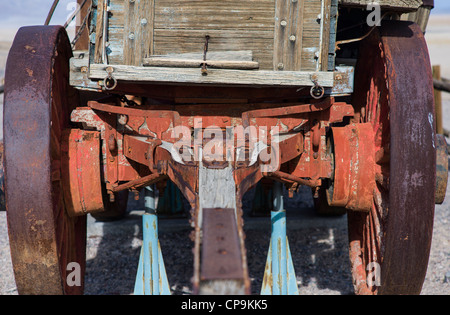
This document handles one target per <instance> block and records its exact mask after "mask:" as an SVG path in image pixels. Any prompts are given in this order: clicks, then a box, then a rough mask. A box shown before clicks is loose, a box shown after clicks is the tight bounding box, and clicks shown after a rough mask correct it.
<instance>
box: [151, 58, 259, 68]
mask: <svg viewBox="0 0 450 315" xmlns="http://www.w3.org/2000/svg"><path fill="white" fill-rule="evenodd" d="M203 63H204V61H203V60H202V59H197V60H191V59H168V58H161V57H159V58H158V57H150V58H144V66H146V67H175V68H200V67H201V66H202V65H203ZM206 64H207V67H208V68H216V69H240V70H254V69H258V68H259V63H258V62H256V61H232V60H207V61H206Z"/></svg>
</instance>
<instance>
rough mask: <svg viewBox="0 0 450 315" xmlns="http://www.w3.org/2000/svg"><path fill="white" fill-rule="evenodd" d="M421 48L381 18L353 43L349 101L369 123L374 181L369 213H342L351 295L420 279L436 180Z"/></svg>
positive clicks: (419, 36) (414, 36)
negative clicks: (355, 57) (355, 54)
mask: <svg viewBox="0 0 450 315" xmlns="http://www.w3.org/2000/svg"><path fill="white" fill-rule="evenodd" d="M427 52H428V50H427V47H426V43H425V40H424V37H423V33H422V31H421V30H420V28H419V27H418V26H417V25H415V24H412V23H409V22H399V21H383V22H382V26H381V28H380V32H378V31H374V32H373V33H372V34H371V36H369V37H368V38H367V39H366V40H364V42H363V44H362V46H361V51H360V59H359V61H358V65H357V68H356V78H355V82H356V85H355V94H354V97H353V103H354V106H355V112H356V114H357V116H359V117H360V121H361V122H367V123H371V124H372V127H373V131H374V135H375V137H374V147H375V157H376V164H375V179H376V183H377V185H376V186H375V189H374V198H373V206H372V208H371V210H370V212H368V213H362V212H354V211H350V212H349V213H348V220H349V241H350V261H351V263H352V273H353V281H354V286H355V291H356V293H358V294H376V293H378V294H418V293H420V291H421V287H422V284H423V281H424V278H425V274H426V270H427V264H428V257H429V252H430V245H431V237H432V230H433V216H434V197H435V181H436V178H435V172H436V169H435V167H436V165H435V161H436V150H435V148H434V145H435V134H434V130H435V129H434V128H435V127H434V121H433V119H434V118H433V117H434V101H433V80H432V74H431V67H430V61H429V56H428V53H427ZM424 161H426V163H424ZM378 272H379V273H378ZM369 275H379V277H377V278H376V279H375V278H372V279H371V278H370V277H368V276H369ZM375 280H379V282H378V281H375Z"/></svg>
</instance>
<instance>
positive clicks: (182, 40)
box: [95, 0, 333, 71]
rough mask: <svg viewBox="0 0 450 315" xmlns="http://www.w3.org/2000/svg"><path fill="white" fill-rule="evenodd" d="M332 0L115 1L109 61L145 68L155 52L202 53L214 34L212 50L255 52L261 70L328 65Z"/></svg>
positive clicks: (111, 0)
mask: <svg viewBox="0 0 450 315" xmlns="http://www.w3.org/2000/svg"><path fill="white" fill-rule="evenodd" d="M103 1H106V0H98V2H99V5H100V4H101V3H102V2H103ZM331 1H333V0H294V1H286V0H245V1H243V0H226V1H217V0H134V1H129V0H109V8H110V11H109V18H108V36H107V37H108V47H107V52H108V62H109V63H110V64H112V65H133V66H141V65H142V64H143V62H144V58H147V57H149V56H151V55H165V54H173V53H199V52H202V51H203V47H204V43H205V37H206V35H208V36H209V37H210V39H209V51H211V52H220V51H239V50H251V51H252V52H253V57H254V61H255V62H258V63H259V66H260V69H261V70H275V71H314V70H321V69H325V68H327V66H326V65H327V64H328V58H326V56H324V55H323V54H324V53H325V54H327V51H328V39H329V36H330V33H329V28H328V25H329V24H330V23H329V21H328V20H327V19H328V18H329V16H330V15H329V14H328V12H329V10H330V7H329V3H330V2H331ZM99 7H100V6H99ZM102 14H103V13H102V12H100V11H99V12H98V19H97V22H98V24H101V23H102V21H103V19H102V16H101V15H102ZM143 21H144V22H145V23H143ZM101 28H102V25H97V34H96V37H97V38H98V39H100V40H101V39H102V34H99V33H98V32H99V31H100V32H101ZM324 39H325V40H324ZM96 42H97V43H100V44H99V45H98V46H99V47H98V48H96V50H97V51H101V47H100V46H101V41H100V42H99V41H96ZM321 44H322V45H323V49H322V46H321ZM96 46H97V44H96ZM95 60H96V62H97V63H100V62H99V60H101V59H100V58H96V59H95Z"/></svg>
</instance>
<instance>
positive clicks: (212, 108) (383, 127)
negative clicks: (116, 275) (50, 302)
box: [4, 0, 448, 294]
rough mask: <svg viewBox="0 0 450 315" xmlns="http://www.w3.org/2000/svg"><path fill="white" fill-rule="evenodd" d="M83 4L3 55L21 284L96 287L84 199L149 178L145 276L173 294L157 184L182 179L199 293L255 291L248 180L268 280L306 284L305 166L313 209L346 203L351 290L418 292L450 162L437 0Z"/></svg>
mask: <svg viewBox="0 0 450 315" xmlns="http://www.w3.org/2000/svg"><path fill="white" fill-rule="evenodd" d="M78 3H79V5H80V7H79V10H77V12H79V13H80V14H78V15H77V16H78V17H77V19H78V25H77V30H76V34H75V37H74V38H73V39H72V42H70V41H69V39H68V36H67V34H66V32H65V30H64V28H63V27H60V26H36V27H24V28H21V29H20V30H19V32H18V34H17V36H16V38H15V40H14V43H13V46H12V48H11V51H10V54H9V58H8V63H7V69H6V86H5V112H4V117H5V118H4V126H5V127H4V130H5V132H4V133H5V156H4V157H5V168H6V182H5V183H6V203H7V211H8V225H9V236H10V244H11V253H12V259H13V265H14V272H15V277H16V282H17V287H18V290H19V293H21V294H32V293H36V294H49V293H50V294H51V293H66V294H75V293H82V292H83V285H84V281H83V280H81V281H80V282H79V283H77V282H76V281H73V279H72V278H71V277H72V271H73V270H74V269H72V267H73V268H75V267H76V266H78V267H79V268H78V270H79V272H80V273H81V279H82V278H83V277H82V276H83V274H84V269H85V246H86V245H85V243H86V216H87V214H92V215H93V216H94V217H96V218H98V219H114V218H117V217H120V216H122V215H123V214H124V211H125V210H126V206H125V204H126V203H125V202H124V201H126V196H127V194H128V191H139V190H141V189H145V191H146V197H145V202H146V214H145V215H144V218H143V220H144V225H143V230H144V245H143V249H142V254H141V261H140V264H139V270H138V275H137V280H136V291H135V293H137V294H139V293H143V294H147V293H152V294H165V293H170V290H169V287H168V284H167V281H166V280H167V279H166V277H165V271H164V264H163V259H162V256H161V251H160V250H159V244H158V237H157V220H156V214H157V213H156V207H155V192H156V189H158V190H159V191H160V192H161V191H164V188H165V187H166V186H167V185H169V184H171V183H172V184H175V185H176V186H177V188H178V189H179V190H180V191H181V192H182V194H183V195H184V197H185V198H186V200H187V202H188V203H189V205H190V207H191V211H190V220H191V223H192V227H193V233H192V240H193V243H194V246H193V247H194V249H193V251H194V261H193V277H192V279H193V280H192V281H193V291H194V292H195V293H200V294H246V293H250V283H251V281H250V278H249V273H248V265H247V257H246V248H245V243H244V238H245V235H244V231H243V225H244V220H243V216H242V214H243V212H242V198H243V196H244V194H245V193H246V192H247V191H248V190H249V189H251V188H253V187H255V186H257V185H261V184H262V183H263V184H264V185H263V186H264V187H269V190H270V191H273V193H272V194H268V195H270V196H273V198H272V197H271V199H270V202H269V203H272V201H273V206H269V207H270V208H271V209H270V210H272V211H271V215H272V240H271V245H270V249H269V255H268V261H267V268H266V269H267V270H266V275H265V279H264V284H263V288H261V292H262V293H263V294H295V293H297V292H298V291H297V284H296V281H295V276H293V269H292V263H291V258H290V250H291V249H290V248H289V245H288V244H287V238H286V224H285V211H284V210H283V187H284V188H285V189H286V190H287V191H288V192H289V195H292V194H293V193H294V192H295V191H296V190H297V189H298V188H299V187H300V186H302V185H306V186H309V187H311V189H312V191H313V193H314V198H315V199H316V201H317V203H316V205H317V211H318V212H319V213H322V214H324V213H326V214H342V213H345V212H347V216H348V223H349V248H350V260H351V263H352V264H351V265H352V274H353V281H354V287H355V291H356V293H358V294H393V293H395V294H397V293H398V294H418V293H420V291H421V287H422V283H423V281H424V278H425V273H426V269H427V264H428V256H429V251H430V244H431V236H432V226H433V213H434V205H435V200H436V201H437V202H442V201H443V198H444V195H445V187H446V184H447V179H446V176H447V174H448V165H446V162H447V161H446V157H445V158H444V159H437V157H438V156H440V153H442V152H443V151H445V149H446V144H445V139H442V138H441V137H438V136H437V135H436V133H435V121H434V116H435V115H434V100H433V80H432V74H431V67H430V61H429V56H428V50H427V46H426V43H425V39H424V35H423V32H424V31H425V28H426V24H427V20H428V16H429V13H430V10H431V8H432V6H433V4H432V1H431V3H430V1H424V2H422V1H420V0H402V1H397V0H393V1H381V0H380V1H378V3H376V4H374V3H372V2H371V1H363V0H245V1H243V0H222V1H217V0H201V1H200V0H79V1H78ZM444 160H445V161H444ZM444 177H445V178H444ZM272 186H273V189H272V188H270V187H272ZM24 192H25V193H24ZM291 246H293V247H292V250H295V244H291ZM69 266H70V267H69ZM74 266H75V267H74ZM69 280H71V281H69Z"/></svg>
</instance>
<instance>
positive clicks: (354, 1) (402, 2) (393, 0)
mask: <svg viewBox="0 0 450 315" xmlns="http://www.w3.org/2000/svg"><path fill="white" fill-rule="evenodd" d="M374 2H376V3H377V4H379V5H380V6H381V7H382V8H389V9H400V10H402V9H404V10H406V11H410V10H415V9H418V8H419V7H420V6H421V5H422V0H377V1H374V0H339V4H340V5H342V6H351V7H367V5H368V4H371V3H374Z"/></svg>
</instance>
